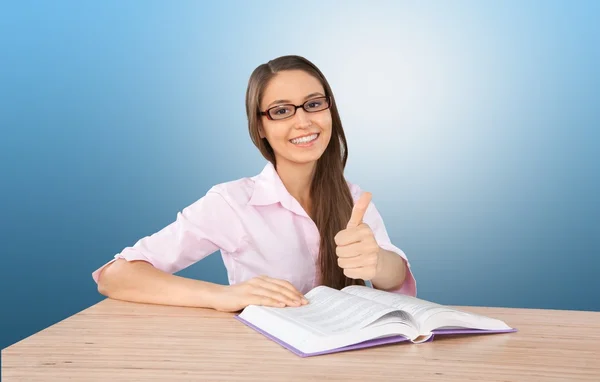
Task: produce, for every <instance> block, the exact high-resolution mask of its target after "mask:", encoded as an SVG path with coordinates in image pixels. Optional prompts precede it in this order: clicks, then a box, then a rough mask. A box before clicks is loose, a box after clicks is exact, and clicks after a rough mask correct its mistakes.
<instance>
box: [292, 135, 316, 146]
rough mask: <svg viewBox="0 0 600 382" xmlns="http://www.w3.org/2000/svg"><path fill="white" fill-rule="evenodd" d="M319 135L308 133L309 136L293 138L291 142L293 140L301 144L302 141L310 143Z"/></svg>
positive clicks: (294, 142)
mask: <svg viewBox="0 0 600 382" xmlns="http://www.w3.org/2000/svg"><path fill="white" fill-rule="evenodd" d="M317 136H318V134H313V135H308V136H306V137H302V138H296V139H291V140H290V142H292V143H293V144H295V145H297V144H300V143H308V142H310V141H314V140H315V139H317Z"/></svg>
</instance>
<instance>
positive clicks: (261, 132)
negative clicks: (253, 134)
mask: <svg viewBox="0 0 600 382" xmlns="http://www.w3.org/2000/svg"><path fill="white" fill-rule="evenodd" d="M258 135H259V136H260V137H261V138H266V136H265V131H264V130H263V127H262V124H259V125H258Z"/></svg>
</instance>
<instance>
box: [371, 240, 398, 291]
mask: <svg viewBox="0 0 600 382" xmlns="http://www.w3.org/2000/svg"><path fill="white" fill-rule="evenodd" d="M405 278H406V263H405V261H404V259H403V258H402V257H401V256H399V255H398V254H397V253H395V252H392V251H388V250H387V249H383V248H381V247H380V250H379V260H378V261H377V273H376V274H375V277H373V279H371V282H372V283H373V286H374V287H375V288H377V289H381V290H396V289H398V288H400V287H401V286H402V284H404V280H405Z"/></svg>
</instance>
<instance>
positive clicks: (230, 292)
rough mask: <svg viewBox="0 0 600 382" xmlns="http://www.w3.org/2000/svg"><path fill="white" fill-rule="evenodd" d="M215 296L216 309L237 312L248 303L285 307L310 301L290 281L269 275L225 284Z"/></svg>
mask: <svg viewBox="0 0 600 382" xmlns="http://www.w3.org/2000/svg"><path fill="white" fill-rule="evenodd" d="M215 297H216V301H215V303H214V305H215V306H214V307H215V309H216V310H219V311H223V312H237V311H240V310H242V309H244V308H245V307H247V306H248V305H261V306H270V307H277V308H283V307H285V306H302V305H305V304H307V303H308V300H306V298H305V297H304V296H303V295H302V293H300V292H299V291H298V290H297V289H296V288H295V287H294V286H293V285H292V284H291V283H289V282H288V281H285V280H279V279H274V278H271V277H267V276H259V277H255V278H253V279H250V280H248V281H245V282H243V283H239V284H234V285H228V286H224V287H223V289H221V290H220V292H218V293H217V296H215Z"/></svg>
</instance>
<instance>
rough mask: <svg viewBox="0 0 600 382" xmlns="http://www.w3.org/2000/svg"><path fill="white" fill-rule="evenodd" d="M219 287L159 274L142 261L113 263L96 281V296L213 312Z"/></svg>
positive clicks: (122, 260)
mask: <svg viewBox="0 0 600 382" xmlns="http://www.w3.org/2000/svg"><path fill="white" fill-rule="evenodd" d="M222 288H223V286H220V285H217V284H212V283H209V282H205V281H198V280H193V279H188V278H185V277H181V276H176V275H173V274H170V273H166V272H163V271H161V270H159V269H156V268H154V267H153V266H152V265H151V264H149V263H147V262H145V261H127V260H124V259H117V260H116V261H114V262H113V263H111V264H109V265H107V266H106V267H105V268H104V269H103V270H102V271H101V273H100V275H99V278H98V292H100V293H101V294H102V295H104V296H106V297H110V298H113V299H116V300H126V301H132V302H141V303H150V304H161V305H177V306H191V307H200V308H213V309H214V308H215V297H216V296H217V295H218V293H219V291H220V289H222Z"/></svg>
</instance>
